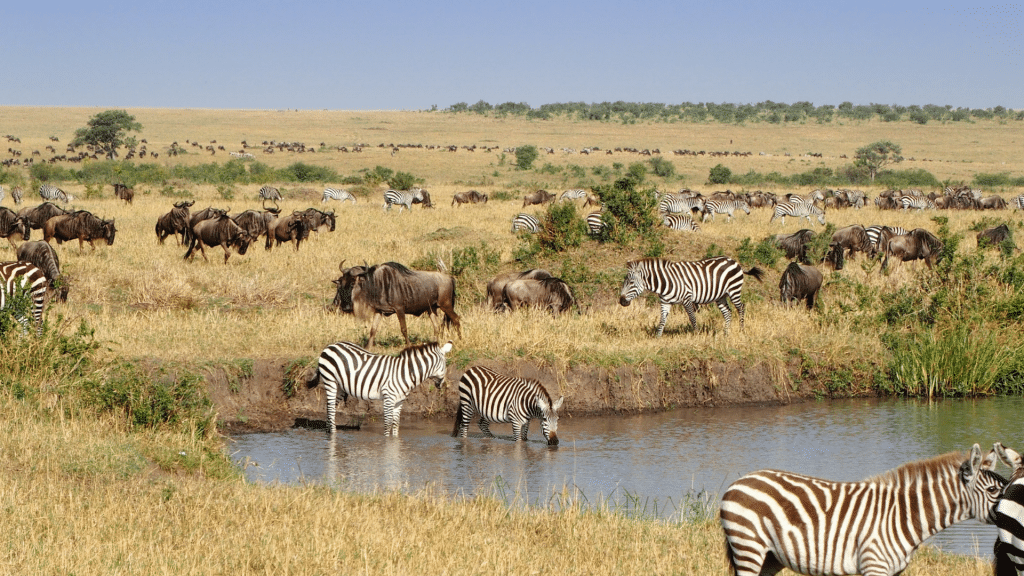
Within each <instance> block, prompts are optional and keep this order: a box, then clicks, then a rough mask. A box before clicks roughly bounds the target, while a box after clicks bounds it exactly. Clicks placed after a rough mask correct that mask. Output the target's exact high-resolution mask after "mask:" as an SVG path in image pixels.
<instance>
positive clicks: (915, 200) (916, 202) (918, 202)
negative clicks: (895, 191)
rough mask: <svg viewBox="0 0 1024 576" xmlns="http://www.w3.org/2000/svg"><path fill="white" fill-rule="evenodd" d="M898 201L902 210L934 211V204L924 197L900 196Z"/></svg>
mask: <svg viewBox="0 0 1024 576" xmlns="http://www.w3.org/2000/svg"><path fill="white" fill-rule="evenodd" d="M899 201H900V204H901V205H902V206H903V209H904V210H910V209H911V208H913V209H915V210H924V209H925V208H928V209H929V210H934V209H935V203H934V202H932V201H931V200H929V199H928V198H927V197H925V196H900V200H899Z"/></svg>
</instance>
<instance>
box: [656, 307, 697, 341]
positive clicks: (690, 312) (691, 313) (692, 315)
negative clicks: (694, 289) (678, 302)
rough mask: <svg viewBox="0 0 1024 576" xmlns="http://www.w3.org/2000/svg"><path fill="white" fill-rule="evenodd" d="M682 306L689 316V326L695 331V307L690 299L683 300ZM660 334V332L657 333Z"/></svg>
mask: <svg viewBox="0 0 1024 576" xmlns="http://www.w3.org/2000/svg"><path fill="white" fill-rule="evenodd" d="M683 308H684V309H685V310H686V315H687V316H689V317H690V328H692V329H693V331H694V332H696V331H697V307H696V306H694V304H693V301H692V300H689V299H687V300H683ZM658 335H659V336H661V334H658Z"/></svg>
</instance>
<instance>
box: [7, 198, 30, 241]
mask: <svg viewBox="0 0 1024 576" xmlns="http://www.w3.org/2000/svg"><path fill="white" fill-rule="evenodd" d="M31 233H32V227H31V226H29V224H28V220H26V219H25V218H24V217H22V216H18V214H17V213H15V212H14V210H11V209H10V208H7V207H6V206H4V207H0V238H7V241H8V242H10V243H11V248H17V245H16V244H15V243H14V236H18V237H19V238H20V239H21V240H22V241H25V240H28V239H29V235H30V234H31Z"/></svg>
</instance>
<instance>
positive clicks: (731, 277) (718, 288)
mask: <svg viewBox="0 0 1024 576" xmlns="http://www.w3.org/2000/svg"><path fill="white" fill-rule="evenodd" d="M744 274H749V275H750V276H753V277H754V278H757V279H758V280H762V279H763V278H764V272H763V271H762V270H761V269H760V268H758V267H757V266H755V267H753V268H751V269H750V270H748V271H746V272H744V271H743V268H741V267H740V265H739V264H738V263H736V261H735V260H733V259H732V258H727V257H725V256H719V257H718V258H708V259H706V260H698V261H696V262H673V261H671V260H666V259H664V258H644V259H642V260H634V261H632V262H628V263H627V264H626V280H625V282H623V284H622V290H621V291H620V292H619V304H621V305H623V306H629V303H630V302H632V301H633V300H634V299H635V298H636V297H638V296H640V295H641V294H643V293H645V292H653V293H654V294H657V295H658V296H659V297H660V298H661V321H659V322H658V332H657V334H655V337H659V338H660V337H661V334H662V333H663V332H664V331H665V322H666V321H667V320H668V312H669V310H670V309H671V308H672V305H673V304H682V305H683V308H685V309H686V314H687V316H689V317H690V326H691V327H692V328H693V329H694V330H696V329H697V305H699V304H707V303H709V302H714V303H715V304H716V305H717V306H718V309H719V310H720V311H721V312H722V317H723V318H725V331H726V332H728V331H729V323H730V322H731V321H732V312H731V311H730V310H729V301H730V300H731V301H732V305H733V306H735V307H736V313H737V314H738V315H739V317H740V330H743V311H744V304H743V300H742V299H741V298H740V291H741V290H742V289H743V275H744Z"/></svg>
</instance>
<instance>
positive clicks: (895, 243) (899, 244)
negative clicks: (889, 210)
mask: <svg viewBox="0 0 1024 576" xmlns="http://www.w3.org/2000/svg"><path fill="white" fill-rule="evenodd" d="M942 248H943V245H942V241H941V240H939V239H938V238H937V237H936V236H935V235H934V234H932V233H931V232H929V231H927V230H925V229H924V228H915V229H913V230H911V231H910V233H909V234H907V235H906V236H893V237H892V238H889V240H887V241H886V243H885V245H884V246H883V249H882V251H883V252H884V253H885V259H884V260H883V261H882V270H885V269H886V268H888V265H889V257H890V256H893V257H895V258H897V259H898V261H899V262H909V261H911V260H924V263H925V264H926V265H928V268H931V267H932V266H933V265H934V264H935V263H936V262H938V261H939V259H941V257H942Z"/></svg>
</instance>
